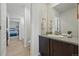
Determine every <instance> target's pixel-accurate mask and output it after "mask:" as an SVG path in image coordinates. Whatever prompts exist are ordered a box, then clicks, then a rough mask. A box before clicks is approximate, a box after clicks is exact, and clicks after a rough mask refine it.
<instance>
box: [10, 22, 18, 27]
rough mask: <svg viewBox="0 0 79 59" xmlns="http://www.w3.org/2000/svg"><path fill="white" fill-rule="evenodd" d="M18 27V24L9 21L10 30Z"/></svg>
mask: <svg viewBox="0 0 79 59" xmlns="http://www.w3.org/2000/svg"><path fill="white" fill-rule="evenodd" d="M17 26H19V22H14V21H10V28H17Z"/></svg>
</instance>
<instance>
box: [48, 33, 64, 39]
mask: <svg viewBox="0 0 79 59" xmlns="http://www.w3.org/2000/svg"><path fill="white" fill-rule="evenodd" d="M47 36H48V37H56V38H63V37H64V36H62V35H53V34H52V35H50V34H49V35H47Z"/></svg>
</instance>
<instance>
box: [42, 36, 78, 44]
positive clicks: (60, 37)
mask: <svg viewBox="0 0 79 59" xmlns="http://www.w3.org/2000/svg"><path fill="white" fill-rule="evenodd" d="M41 36H43V37H47V38H51V39H54V40H59V41H63V42H68V43H72V44H75V45H78V44H79V43H78V38H77V37H72V38H68V37H66V36H62V35H41Z"/></svg>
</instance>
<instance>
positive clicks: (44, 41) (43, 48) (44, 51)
mask: <svg viewBox="0 0 79 59" xmlns="http://www.w3.org/2000/svg"><path fill="white" fill-rule="evenodd" d="M39 47H40V48H39V51H40V53H41V55H43V56H49V40H48V38H44V37H41V36H40V37H39Z"/></svg>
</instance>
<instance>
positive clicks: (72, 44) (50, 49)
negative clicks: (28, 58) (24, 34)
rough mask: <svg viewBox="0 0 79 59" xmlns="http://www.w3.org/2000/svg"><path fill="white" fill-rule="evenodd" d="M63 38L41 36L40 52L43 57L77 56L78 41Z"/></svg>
mask: <svg viewBox="0 0 79 59" xmlns="http://www.w3.org/2000/svg"><path fill="white" fill-rule="evenodd" d="M69 40H70V39H65V37H63V36H55V35H54V36H46V35H40V36H39V52H40V55H42V56H77V55H78V44H77V41H75V40H71V41H69Z"/></svg>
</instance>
